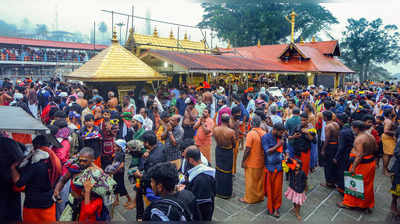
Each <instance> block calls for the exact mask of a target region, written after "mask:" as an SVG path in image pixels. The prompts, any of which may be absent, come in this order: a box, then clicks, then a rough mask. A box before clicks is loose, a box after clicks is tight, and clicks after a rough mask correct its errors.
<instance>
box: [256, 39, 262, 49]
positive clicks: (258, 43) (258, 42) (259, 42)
mask: <svg viewBox="0 0 400 224" xmlns="http://www.w3.org/2000/svg"><path fill="white" fill-rule="evenodd" d="M257 47H258V48H260V47H261V41H260V39H258V41H257Z"/></svg>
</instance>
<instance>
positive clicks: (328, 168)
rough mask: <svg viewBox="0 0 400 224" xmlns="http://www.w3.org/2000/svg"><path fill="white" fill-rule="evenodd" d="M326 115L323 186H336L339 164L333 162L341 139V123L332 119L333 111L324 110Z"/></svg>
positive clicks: (323, 148) (322, 152)
mask: <svg viewBox="0 0 400 224" xmlns="http://www.w3.org/2000/svg"><path fill="white" fill-rule="evenodd" d="M322 115H323V116H324V121H325V122H326V126H325V142H324V144H323V146H322V149H321V155H322V156H324V159H325V167H324V168H325V184H321V186H324V187H328V188H334V187H335V183H336V181H337V180H336V179H337V176H336V174H337V166H336V164H335V163H334V162H333V159H334V157H335V155H336V152H337V148H338V140H339V131H340V127H339V125H338V124H337V123H336V122H335V121H333V120H332V112H330V111H324V112H323V113H322Z"/></svg>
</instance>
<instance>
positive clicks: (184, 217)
mask: <svg viewBox="0 0 400 224" xmlns="http://www.w3.org/2000/svg"><path fill="white" fill-rule="evenodd" d="M149 177H150V179H151V189H152V191H153V193H154V194H155V196H154V197H153V198H154V199H153V201H152V202H151V204H150V205H149V206H148V207H147V208H146V210H145V211H144V215H143V221H158V222H173V221H176V222H191V221H200V220H202V218H201V215H200V211H199V208H198V206H197V204H196V198H195V196H194V195H193V193H192V192H190V191H187V190H181V191H176V185H177V184H178V180H179V179H178V171H177V170H176V167H175V165H173V164H171V163H169V162H165V163H159V164H157V165H155V166H154V167H152V168H151V169H150V170H149Z"/></svg>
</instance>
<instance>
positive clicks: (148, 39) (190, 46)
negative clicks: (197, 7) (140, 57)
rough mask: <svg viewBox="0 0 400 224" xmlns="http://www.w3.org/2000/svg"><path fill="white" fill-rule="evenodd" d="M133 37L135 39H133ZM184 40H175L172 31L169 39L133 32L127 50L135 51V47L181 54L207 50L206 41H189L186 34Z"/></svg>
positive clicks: (130, 34) (127, 43)
mask: <svg viewBox="0 0 400 224" xmlns="http://www.w3.org/2000/svg"><path fill="white" fill-rule="evenodd" d="M132 36H133V38H132ZM185 37H186V38H184V39H183V40H177V39H176V38H174V36H173V33H172V31H171V33H170V35H169V37H160V36H158V33H157V36H156V35H143V34H138V33H134V32H133V31H132V30H131V31H130V33H129V37H128V40H127V42H126V48H127V49H129V50H131V51H132V50H133V48H134V46H137V47H139V48H140V49H153V50H168V51H179V52H192V53H193V52H201V50H203V51H202V52H203V53H204V50H207V47H206V45H205V43H204V41H191V40H188V39H187V34H185Z"/></svg>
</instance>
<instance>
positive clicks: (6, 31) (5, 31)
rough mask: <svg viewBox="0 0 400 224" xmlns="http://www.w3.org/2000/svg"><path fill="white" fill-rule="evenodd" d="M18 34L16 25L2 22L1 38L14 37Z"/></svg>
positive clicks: (0, 23)
mask: <svg viewBox="0 0 400 224" xmlns="http://www.w3.org/2000/svg"><path fill="white" fill-rule="evenodd" d="M16 33H19V31H18V28H17V26H16V25H14V24H8V23H7V22H5V21H3V20H0V36H8V37H13V36H15V34H16Z"/></svg>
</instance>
